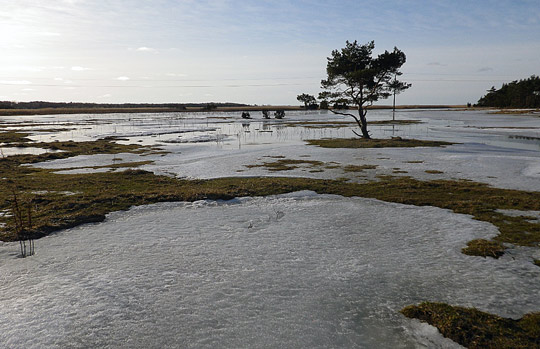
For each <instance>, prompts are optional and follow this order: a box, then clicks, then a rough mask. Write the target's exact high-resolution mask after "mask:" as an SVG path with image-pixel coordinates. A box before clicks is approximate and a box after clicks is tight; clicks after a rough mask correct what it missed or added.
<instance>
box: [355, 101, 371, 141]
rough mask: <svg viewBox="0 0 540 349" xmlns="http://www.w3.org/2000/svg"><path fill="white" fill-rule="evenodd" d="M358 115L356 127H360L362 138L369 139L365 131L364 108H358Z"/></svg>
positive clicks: (366, 130)
mask: <svg viewBox="0 0 540 349" xmlns="http://www.w3.org/2000/svg"><path fill="white" fill-rule="evenodd" d="M358 115H359V116H360V122H359V123H358V126H360V131H362V137H363V138H365V139H371V137H370V136H369V132H368V129H367V120H366V113H365V112H364V108H362V106H359V107H358Z"/></svg>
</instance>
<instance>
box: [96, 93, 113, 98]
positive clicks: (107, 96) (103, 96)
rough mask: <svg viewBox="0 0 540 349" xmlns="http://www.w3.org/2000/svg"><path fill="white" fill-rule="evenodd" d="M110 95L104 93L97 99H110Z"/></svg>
mask: <svg viewBox="0 0 540 349" xmlns="http://www.w3.org/2000/svg"><path fill="white" fill-rule="evenodd" d="M111 97H112V95H111V94H110V93H106V94H104V95H101V96H98V98H111Z"/></svg>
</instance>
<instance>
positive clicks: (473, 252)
mask: <svg viewBox="0 0 540 349" xmlns="http://www.w3.org/2000/svg"><path fill="white" fill-rule="evenodd" d="M504 250H505V247H504V246H503V244H501V243H500V242H498V241H490V240H484V239H475V240H472V241H469V242H468V243H467V247H464V248H462V249H461V252H463V253H464V254H466V255H469V256H481V257H493V258H495V259H497V258H499V257H501V256H502V255H503V254H504Z"/></svg>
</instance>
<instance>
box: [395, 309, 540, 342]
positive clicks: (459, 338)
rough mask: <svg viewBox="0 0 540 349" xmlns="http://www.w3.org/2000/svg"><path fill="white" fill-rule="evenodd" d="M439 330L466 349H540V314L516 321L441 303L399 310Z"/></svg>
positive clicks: (526, 316) (528, 315) (529, 315)
mask: <svg viewBox="0 0 540 349" xmlns="http://www.w3.org/2000/svg"><path fill="white" fill-rule="evenodd" d="M401 312H402V313H403V314H404V315H405V316H407V317H409V318H415V319H419V320H421V321H423V322H427V323H428V324H430V325H433V326H435V327H437V329H439V331H440V332H441V333H442V335H443V336H445V337H447V338H450V339H452V340H453V341H454V342H457V343H459V344H461V345H463V346H465V347H467V348H508V349H510V348H512V349H518V348H540V313H532V314H527V315H525V316H523V317H522V318H521V319H519V320H513V319H507V318H502V317H500V316H497V315H492V314H488V313H484V312H481V311H479V310H477V309H472V308H462V307H453V306H450V305H447V304H444V303H428V302H426V303H422V304H420V305H418V306H408V307H406V308H404V309H403V310H402V311H401Z"/></svg>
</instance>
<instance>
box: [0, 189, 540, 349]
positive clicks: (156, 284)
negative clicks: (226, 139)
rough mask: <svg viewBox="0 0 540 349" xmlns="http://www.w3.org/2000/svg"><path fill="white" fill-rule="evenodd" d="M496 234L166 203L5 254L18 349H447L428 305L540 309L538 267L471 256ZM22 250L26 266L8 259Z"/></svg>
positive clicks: (444, 221)
mask: <svg viewBox="0 0 540 349" xmlns="http://www.w3.org/2000/svg"><path fill="white" fill-rule="evenodd" d="M495 233H496V230H495V228H494V227H493V226H491V225H489V224H486V223H482V222H478V221H474V220H472V219H471V218H470V217H468V216H464V215H456V214H453V213H451V212H449V211H447V210H442V209H438V208H430V207H424V208H420V207H414V206H405V205H398V204H390V203H384V202H380V201H376V200H370V199H361V198H350V199H346V198H342V197H338V196H326V195H325V196H319V195H315V194H311V193H297V194H290V195H286V196H279V197H270V198H245V199H238V200H233V201H229V202H195V203H192V204H191V203H176V204H157V205H151V206H145V207H137V208H133V209H132V210H130V211H128V212H122V213H114V214H111V215H110V216H109V218H108V219H107V221H106V222H104V223H101V224H95V225H85V226H82V227H78V228H74V229H71V230H68V231H64V232H61V233H59V234H57V235H53V236H49V237H47V238H44V239H42V240H40V241H39V242H38V254H37V255H35V256H34V257H32V258H26V259H17V258H13V257H12V256H13V254H14V253H15V251H16V249H17V244H4V248H3V255H2V259H1V265H0V268H1V269H2V283H1V284H0V293H1V294H2V298H0V309H2V310H1V314H2V316H1V317H0V326H1V328H2V329H3V331H2V332H1V333H0V340H1V342H2V343H4V345H5V346H7V347H16V346H20V347H35V348H40V347H95V346H110V347H137V348H148V347H193V348H201V347H230V348H239V347H246V348H247V347H249V348H260V347H289V348H291V347H304V348H306V347H321V348H327V347H365V348H374V347H381V348H414V347H423V346H424V347H430V348H432V347H447V346H448V345H449V341H446V340H444V339H443V338H441V337H440V336H439V335H437V333H436V332H433V331H430V330H429V328H428V327H427V326H422V325H420V324H419V323H416V322H414V321H410V320H407V319H405V318H404V317H402V316H401V315H400V314H399V313H398V311H399V310H400V309H401V308H402V307H403V306H405V305H408V304H412V303H417V302H420V301H423V300H426V299H430V300H438V301H445V302H449V303H452V304H462V305H467V306H476V307H479V308H480V309H483V310H487V311H491V312H495V313H498V314H501V315H505V316H514V317H516V316H520V315H521V314H522V313H524V312H529V311H532V310H535V309H538V308H539V307H540V297H539V296H540V293H539V292H540V291H539V290H540V278H539V277H538V271H537V269H535V268H537V267H535V266H534V265H532V263H526V262H525V261H512V260H505V259H504V258H503V259H502V260H493V259H482V258H474V257H468V256H465V255H463V254H461V253H460V249H461V248H462V247H463V246H464V245H465V243H466V242H467V241H468V240H470V239H473V238H478V237H483V238H487V237H490V236H493V235H494V234H495ZM7 251H11V252H7Z"/></svg>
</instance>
